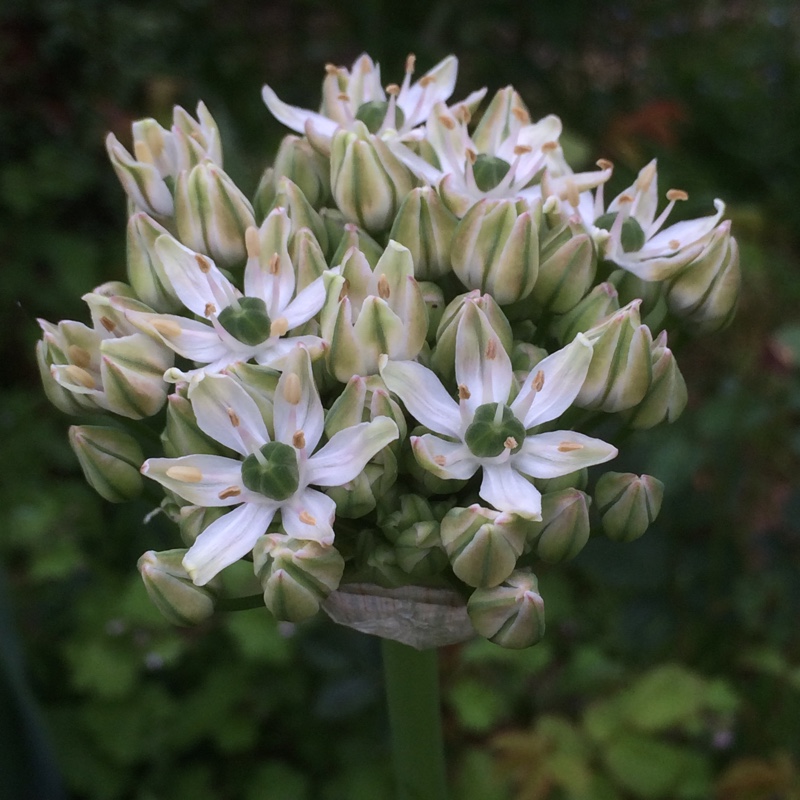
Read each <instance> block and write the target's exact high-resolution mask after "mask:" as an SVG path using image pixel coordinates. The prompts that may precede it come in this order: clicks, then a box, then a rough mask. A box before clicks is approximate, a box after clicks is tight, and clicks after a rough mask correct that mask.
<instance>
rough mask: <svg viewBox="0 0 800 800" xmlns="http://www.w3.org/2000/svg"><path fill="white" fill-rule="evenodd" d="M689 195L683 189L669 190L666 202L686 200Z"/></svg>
mask: <svg viewBox="0 0 800 800" xmlns="http://www.w3.org/2000/svg"><path fill="white" fill-rule="evenodd" d="M688 199H689V195H688V194H687V193H686V192H684V191H683V189H670V190H669V191H668V192H667V200H688Z"/></svg>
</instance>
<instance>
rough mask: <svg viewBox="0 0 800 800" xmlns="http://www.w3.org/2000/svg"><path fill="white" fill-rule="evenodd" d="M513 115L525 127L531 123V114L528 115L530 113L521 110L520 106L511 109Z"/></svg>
mask: <svg viewBox="0 0 800 800" xmlns="http://www.w3.org/2000/svg"><path fill="white" fill-rule="evenodd" d="M511 113H512V114H513V115H514V116H515V117H516V118H517V120H518V121H519V122H521V123H522V124H523V125H527V124H528V123H529V122H530V121H531V117H530V114H528V112H527V111H526V110H525V109H524V108H520V107H519V106H514V108H512V109H511Z"/></svg>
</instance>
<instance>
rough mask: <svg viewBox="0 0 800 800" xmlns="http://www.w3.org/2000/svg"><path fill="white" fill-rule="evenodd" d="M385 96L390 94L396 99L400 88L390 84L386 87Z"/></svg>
mask: <svg viewBox="0 0 800 800" xmlns="http://www.w3.org/2000/svg"><path fill="white" fill-rule="evenodd" d="M386 94H391V95H394V96H395V97H397V95H399V94H400V87H399V86H398V85H397V84H396V83H390V84H389V85H388V86H387V87H386Z"/></svg>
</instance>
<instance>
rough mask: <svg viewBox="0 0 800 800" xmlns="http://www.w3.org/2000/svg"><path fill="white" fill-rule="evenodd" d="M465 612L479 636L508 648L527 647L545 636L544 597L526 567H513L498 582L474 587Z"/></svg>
mask: <svg viewBox="0 0 800 800" xmlns="http://www.w3.org/2000/svg"><path fill="white" fill-rule="evenodd" d="M467 613H468V614H469V618H470V621H471V622H472V625H473V627H474V628H475V630H476V631H477V632H478V633H479V634H480V635H481V636H483V637H485V638H486V639H488V640H489V641H491V642H494V643H495V644H499V645H500V646H501V647H507V648H509V649H511V650H522V649H523V648H525V647H530V646H531V645H533V644H536V642H538V641H539V640H540V639H541V638H542V636H544V600H543V599H542V596H541V595H540V594H539V583H538V581H537V580H536V576H535V575H534V574H533V573H532V572H530V571H529V570H516V571H515V572H513V573H512V574H511V575H509V577H508V578H507V579H506V581H505V582H504V583H503V584H502V585H501V586H494V587H491V588H481V589H476V590H475V591H474V592H473V593H472V595H471V597H470V598H469V601H468V602H467Z"/></svg>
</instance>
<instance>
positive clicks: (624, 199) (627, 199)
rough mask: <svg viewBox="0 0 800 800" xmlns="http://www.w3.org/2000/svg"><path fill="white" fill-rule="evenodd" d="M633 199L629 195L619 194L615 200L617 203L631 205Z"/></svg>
mask: <svg viewBox="0 0 800 800" xmlns="http://www.w3.org/2000/svg"><path fill="white" fill-rule="evenodd" d="M632 202H633V198H632V197H631V196H630V195H629V194H621V195H620V196H619V198H617V203H632Z"/></svg>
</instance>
